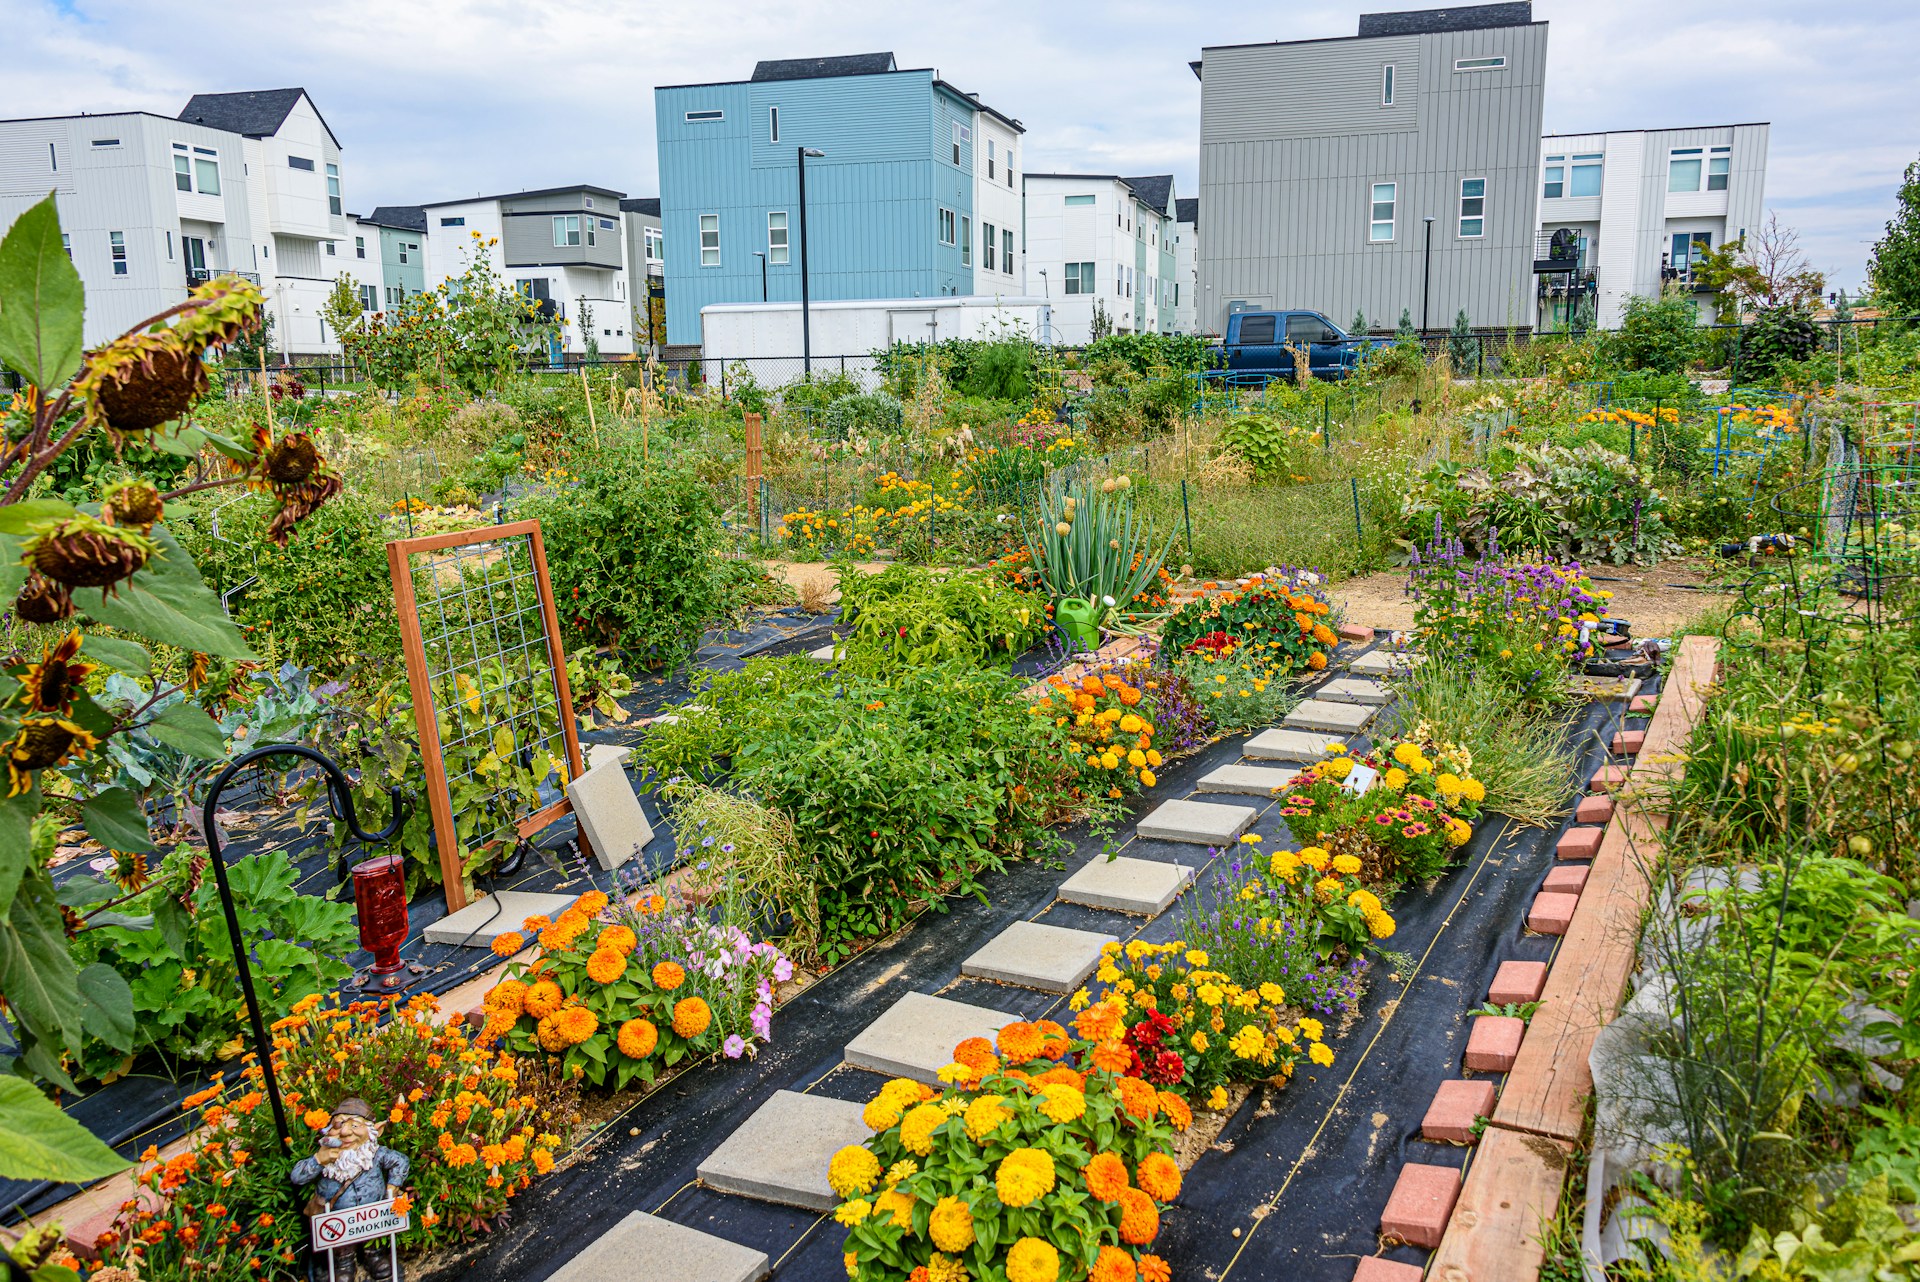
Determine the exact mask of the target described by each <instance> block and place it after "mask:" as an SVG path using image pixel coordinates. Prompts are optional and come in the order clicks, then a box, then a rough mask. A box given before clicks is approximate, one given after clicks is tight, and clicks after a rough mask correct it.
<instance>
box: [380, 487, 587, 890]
mask: <svg viewBox="0 0 1920 1282" xmlns="http://www.w3.org/2000/svg"><path fill="white" fill-rule="evenodd" d="M516 545H518V546H516ZM522 547H524V550H525V555H526V565H525V566H524V567H522V566H517V565H516V564H515V560H516V557H517V556H518V555H519V553H520V550H521V548H522ZM415 557H426V558H427V560H426V561H425V562H424V563H423V564H420V565H416V564H415V561H414V558H415ZM387 568H388V571H389V572H390V573H391V575H392V577H393V599H394V609H395V612H396V613H397V615H398V616H399V621H400V636H401V643H402V648H403V650H404V651H405V654H406V662H407V683H408V686H409V688H410V689H411V691H412V696H413V715H414V722H415V724H416V725H417V726H418V728H419V731H420V755H421V758H422V761H423V764H424V765H425V767H426V774H427V801H428V805H429V807H430V808H431V810H432V813H433V831H434V839H435V844H436V846H437V848H438V851H439V856H440V875H441V882H442V886H443V888H444V890H445V892H446V901H447V911H448V912H458V911H459V910H460V909H462V908H464V907H466V905H467V894H466V885H465V866H464V862H463V860H462V857H461V855H462V848H463V847H462V843H461V841H460V838H459V828H458V818H459V817H458V816H456V814H455V813H454V809H453V794H452V789H451V785H450V782H449V779H448V776H447V763H446V745H444V744H443V743H442V742H441V735H440V719H439V712H440V708H439V707H438V706H437V705H436V703H435V696H436V689H435V687H436V683H438V684H440V685H443V686H444V685H448V684H449V683H451V685H452V687H453V688H454V689H455V690H456V691H457V690H458V688H459V681H460V678H461V674H463V673H464V672H465V671H469V670H470V671H472V672H474V673H476V674H478V673H480V672H481V671H482V665H483V664H486V663H489V662H499V663H500V664H501V665H502V669H503V671H504V670H505V669H506V666H507V664H508V663H509V662H510V661H511V660H515V659H519V660H524V661H526V662H527V665H528V671H527V674H526V678H525V680H524V681H523V682H522V683H521V684H522V686H523V687H524V689H525V690H526V691H527V692H530V693H531V695H532V697H533V700H534V702H533V703H531V704H530V705H529V706H527V707H526V708H524V709H518V708H513V707H511V706H509V707H508V709H507V711H508V715H507V717H506V720H505V721H504V722H503V723H502V725H501V726H500V727H499V728H497V729H496V730H495V732H494V733H495V734H498V733H500V732H501V731H502V730H504V731H505V732H506V733H507V734H508V735H509V739H510V750H511V751H512V752H513V753H515V754H517V753H520V752H522V751H530V750H532V749H533V748H534V747H538V746H542V745H543V744H544V743H546V742H548V741H550V738H551V736H545V737H543V736H541V735H540V733H539V719H540V713H541V711H542V710H543V708H544V706H545V704H544V702H543V701H544V700H545V698H546V697H547V696H548V695H550V696H551V699H552V707H553V708H554V709H555V712H556V714H557V720H558V729H559V732H560V734H559V737H560V739H561V741H562V744H563V745H564V761H565V772H566V778H565V779H562V780H561V781H560V782H561V784H562V786H563V788H564V785H565V784H566V783H567V782H568V781H570V780H573V779H577V778H579V777H580V774H581V772H582V769H583V767H582V763H581V757H580V736H579V729H578V727H577V726H576V725H575V723H574V718H573V692H572V689H571V688H570V687H569V685H568V683H567V656H566V651H565V650H564V648H563V647H562V646H561V643H560V618H559V613H558V611H557V610H556V608H555V605H554V599H553V582H552V579H551V578H550V577H549V575H548V573H547V551H546V544H545V543H544V542H543V541H542V539H541V536H540V523H539V522H538V521H514V522H510V523H508V524H505V525H493V526H486V527H483V528H481V529H477V530H460V531H455V532H452V533H448V534H434V535H428V536H426V537H423V538H415V539H397V540H395V541H393V542H391V543H388V544H387ZM449 572H451V574H452V578H451V580H445V578H444V576H445V575H446V574H447V573H449ZM422 573H424V575H425V586H426V595H427V598H428V599H427V605H428V606H429V609H430V617H428V618H427V619H426V620H425V623H426V626H424V627H423V618H422V605H423V602H422V593H421V590H420V587H421V582H420V579H419V576H420V575H421V574H422ZM470 574H475V575H477V576H478V578H477V581H476V582H475V583H473V584H469V582H468V575H470ZM528 588H531V589H532V592H533V596H534V600H533V601H532V602H530V603H529V604H528V607H527V608H526V609H525V610H523V611H521V612H520V613H518V614H516V615H514V616H510V617H506V618H504V619H503V618H502V617H501V616H498V615H490V616H489V617H487V618H486V619H484V620H483V619H479V618H476V617H473V616H472V614H471V611H470V610H468V611H467V612H466V613H465V614H463V612H462V607H463V606H464V607H471V606H473V605H474V604H476V603H475V602H474V601H472V600H471V599H470V598H472V597H473V596H474V595H475V592H476V589H477V591H478V594H479V595H480V597H481V598H482V599H481V600H480V601H479V602H478V603H477V604H479V605H481V606H483V607H486V606H490V605H491V604H492V602H491V597H492V595H493V594H494V593H496V592H497V591H498V590H500V589H507V590H508V591H509V592H510V593H513V594H516V598H517V597H518V594H520V593H522V592H523V591H524V590H525V589H528ZM450 601H451V602H453V604H454V613H453V615H452V616H451V617H450V616H449V614H448V603H449V602H450ZM529 615H534V616H536V617H537V619H538V622H539V627H538V635H537V636H536V635H535V634H534V633H532V632H530V631H529V629H528V627H527V624H528V621H529V619H528V617H527V616H529ZM542 655H543V656H544V659H545V662H546V665H547V673H546V677H547V678H550V680H546V679H542V677H541V676H540V675H539V674H537V673H535V672H534V671H533V663H532V661H533V659H534V658H535V657H536V656H542ZM483 693H484V694H493V693H499V694H501V695H503V696H505V695H507V694H508V693H510V690H509V687H507V686H503V687H502V688H501V690H500V691H497V692H495V691H486V690H485V689H484V686H483V685H482V686H477V687H476V691H475V694H474V695H473V696H472V697H474V698H480V697H482V694H483ZM456 697H458V696H457V695H456ZM523 721H524V722H526V723H527V724H526V725H525V726H524V727H523V726H522V724H521V723H522V722H523ZM523 729H525V730H526V731H528V732H530V733H529V735H528V736H527V737H526V741H525V742H523V741H522V740H523V734H522V731H523ZM571 813H572V806H571V805H570V804H569V802H568V801H567V799H566V797H565V794H564V791H563V792H562V795H561V797H560V799H559V800H557V801H554V802H551V803H549V804H547V805H545V806H542V807H540V808H539V809H537V810H535V811H533V812H532V813H531V814H528V815H526V816H524V817H521V818H519V819H518V820H517V821H515V822H514V824H513V825H512V828H513V839H515V840H518V839H520V838H524V837H527V836H530V835H532V834H533V833H536V832H538V831H540V829H542V828H544V827H546V826H547V825H548V824H550V823H552V822H553V821H554V820H556V819H559V818H561V817H562V816H564V815H568V814H571ZM506 839H507V838H506V833H505V829H504V828H501V829H499V830H497V831H496V833H495V834H493V836H492V840H493V841H500V840H506ZM581 840H582V841H583V842H584V841H585V834H584V833H583V834H581ZM489 844H491V843H489Z"/></svg>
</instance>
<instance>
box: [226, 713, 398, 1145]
mask: <svg viewBox="0 0 1920 1282" xmlns="http://www.w3.org/2000/svg"><path fill="white" fill-rule="evenodd" d="M279 756H287V757H301V758H304V759H305V760H307V761H310V762H312V763H313V764H314V765H316V766H319V767H320V769H321V771H322V772H324V773H325V774H326V776H327V791H328V792H329V793H330V794H332V797H333V813H334V815H335V817H336V818H338V819H340V820H341V821H342V822H344V823H345V824H346V825H347V831H348V832H350V833H352V834H353V839H354V840H355V841H357V842H359V843H360V844H361V845H363V846H377V845H380V844H382V843H383V842H388V841H391V840H393V838H394V836H395V835H396V834H398V833H399V831H400V825H401V824H402V823H403V822H405V820H406V817H407V800H406V798H405V797H404V796H402V795H401V791H400V789H399V788H398V787H397V786H396V787H393V788H390V789H388V793H389V796H390V797H391V799H392V805H393V818H392V819H391V820H389V821H388V823H387V826H386V827H385V828H382V829H381V830H380V831H379V832H366V831H363V830H362V829H361V827H360V821H359V819H358V817H357V816H355V814H354V811H353V793H352V791H350V790H349V788H348V787H347V775H346V772H345V771H343V770H342V769H340V765H339V763H338V762H336V761H334V759H333V758H332V757H329V756H327V755H326V754H325V753H323V752H317V751H315V750H314V749H312V748H306V747H302V746H301V745H299V744H297V743H269V744H263V745H261V746H260V747H258V748H255V749H253V750H252V751H250V752H243V753H241V754H240V755H239V756H237V757H235V758H234V759H233V760H232V761H230V762H228V763H227V765H226V768H225V769H223V770H222V771H221V772H220V773H219V774H217V775H215V776H214V777H213V783H212V785H211V786H209V787H208V789H207V801H206V805H205V806H203V807H202V808H201V811H200V826H201V831H202V832H204V833H205V834H206V838H207V856H208V858H209V860H210V861H211V862H212V864H213V880H214V884H215V885H216V886H218V887H219V889H220V907H221V908H222V909H223V910H224V911H225V913H226V915H227V937H228V938H229V939H231V940H232V941H233V964H234V968H235V969H236V970H237V971H238V972H239V974H240V993H241V996H242V997H244V998H245V999H246V1003H247V1019H248V1021H249V1022H250V1023H251V1024H252V1025H253V1052H254V1054H255V1055H257V1056H259V1057H260V1069H261V1071H262V1072H263V1073H265V1074H266V1081H267V1100H268V1102H269V1103H271V1104H272V1105H273V1125H274V1128H275V1129H276V1130H278V1131H279V1132H280V1147H281V1149H282V1150H283V1151H284V1150H285V1149H287V1148H289V1147H290V1146H291V1145H292V1143H293V1132H292V1131H291V1130H290V1129H288V1127H287V1110H286V1107H285V1106H284V1105H283V1104H281V1102H280V1083H279V1081H278V1079H276V1078H275V1077H274V1075H273V1042H272V1041H271V1040H270V1039H269V1038H268V1037H267V1024H266V1021H265V1020H264V1019H262V1018H261V1017H260V1002H259V999H258V998H256V997H255V996H254V993H253V968H252V967H250V966H249V965H247V946H246V941H245V940H243V939H241V937H240V917H239V914H238V913H237V912H235V910H234V906H233V891H232V890H231V889H230V888H229V887H228V885H227V865H226V861H225V860H223V859H221V858H220V829H219V826H218V825H217V824H215V823H214V819H213V815H214V811H215V810H216V809H217V808H218V805H219V801H220V794H221V792H222V791H224V790H225V789H226V786H227V784H228V783H229V782H230V781H231V780H232V779H233V777H234V776H235V775H236V774H239V773H240V771H241V770H242V769H243V768H245V767H247V766H250V765H252V764H253V763H254V762H256V761H259V760H261V759H262V758H265V757H279Z"/></svg>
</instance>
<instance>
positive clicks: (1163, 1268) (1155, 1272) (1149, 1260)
mask: <svg viewBox="0 0 1920 1282" xmlns="http://www.w3.org/2000/svg"><path fill="white" fill-rule="evenodd" d="M1140 1282H1173V1269H1172V1268H1171V1267H1170V1266H1169V1265H1168V1264H1167V1262H1166V1261H1165V1260H1163V1259H1161V1258H1160V1257H1159V1256H1157V1255H1143V1256H1141V1257H1140Z"/></svg>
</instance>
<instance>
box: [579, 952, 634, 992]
mask: <svg viewBox="0 0 1920 1282" xmlns="http://www.w3.org/2000/svg"><path fill="white" fill-rule="evenodd" d="M626 973H627V959H626V956H625V955H624V954H622V953H617V952H615V951H614V950H613V949H611V948H596V949H594V950H593V955H592V956H590V957H588V958H587V978H589V979H591V980H593V982H594V983H596V984H611V983H612V982H613V981H614V980H616V979H619V978H620V977H621V976H622V975H624V974H626Z"/></svg>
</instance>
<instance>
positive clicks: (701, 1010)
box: [673, 997, 713, 1041]
mask: <svg viewBox="0 0 1920 1282" xmlns="http://www.w3.org/2000/svg"><path fill="white" fill-rule="evenodd" d="M712 1023H713V1011H712V1010H710V1009H708V1007H707V1004H706V1002H704V1001H702V1000H701V999H700V998H698V997H688V998H684V999H682V1000H680V1001H677V1002H675V1003H674V1004H673V1031H674V1032H676V1033H678V1034H680V1036H682V1037H684V1038H686V1039H687V1040H688V1041H692V1040H693V1039H694V1038H696V1037H698V1036H700V1034H702V1033H704V1032H706V1031H707V1027H708V1025H710V1024H712Z"/></svg>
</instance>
